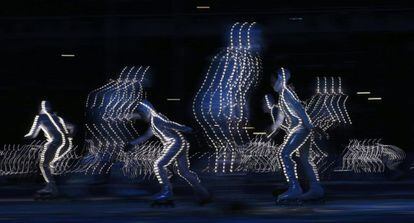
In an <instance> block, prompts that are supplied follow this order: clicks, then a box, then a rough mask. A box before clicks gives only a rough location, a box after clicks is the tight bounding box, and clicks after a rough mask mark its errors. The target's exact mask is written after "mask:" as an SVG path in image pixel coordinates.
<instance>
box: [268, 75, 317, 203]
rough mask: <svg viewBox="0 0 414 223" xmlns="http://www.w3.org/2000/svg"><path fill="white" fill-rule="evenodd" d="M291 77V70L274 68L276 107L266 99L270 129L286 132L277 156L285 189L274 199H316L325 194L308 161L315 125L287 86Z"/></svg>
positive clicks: (315, 170)
mask: <svg viewBox="0 0 414 223" xmlns="http://www.w3.org/2000/svg"><path fill="white" fill-rule="evenodd" d="M290 76H291V75H290V72H289V71H288V70H286V69H284V68H280V69H279V70H278V71H277V80H276V81H275V82H274V84H273V89H274V90H275V91H276V92H277V93H278V94H279V99H278V105H277V106H276V105H272V104H271V103H272V100H271V98H270V97H269V96H267V97H266V98H265V99H266V103H267V104H268V108H269V109H270V112H271V113H272V117H273V121H274V125H273V132H275V131H276V130H277V129H279V128H282V129H283V130H285V132H286V136H285V138H284V141H283V143H282V145H281V149H280V152H279V154H278V155H279V160H280V163H281V164H282V168H283V173H284V175H285V177H286V180H287V183H288V190H287V191H286V192H284V193H282V194H280V195H279V196H278V197H277V202H285V201H293V200H302V201H306V200H316V199H320V198H322V197H323V196H324V190H323V188H322V187H321V185H320V183H319V177H318V172H317V169H316V166H315V164H314V163H313V162H312V161H311V160H309V150H310V146H309V143H310V142H309V141H310V139H311V136H312V134H313V129H314V127H313V125H312V122H311V120H310V118H309V116H308V114H307V113H306V110H305V109H304V107H303V106H302V104H301V102H300V100H299V98H298V97H297V95H296V94H295V92H294V91H293V90H292V89H291V88H289V87H288V86H287V82H288V81H289V79H290ZM276 107H277V109H278V112H277V114H276V113H275V108H276ZM295 153H297V154H298V155H299V159H300V163H301V166H302V168H303V171H304V173H305V176H306V178H307V180H308V181H309V191H308V192H306V193H303V191H302V188H301V186H300V184H299V181H298V174H297V165H296V163H295V161H294V160H293V159H292V156H293V155H294V154H295Z"/></svg>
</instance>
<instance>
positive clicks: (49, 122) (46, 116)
mask: <svg viewBox="0 0 414 223" xmlns="http://www.w3.org/2000/svg"><path fill="white" fill-rule="evenodd" d="M39 110H40V111H39V114H38V115H36V117H35V119H34V121H33V125H32V127H31V128H30V131H29V133H27V134H26V135H25V136H24V137H25V138H26V139H34V138H36V137H37V136H38V135H39V132H40V131H43V133H44V135H45V137H46V141H47V142H46V143H45V145H44V148H43V150H42V151H41V154H40V162H39V168H40V171H41V172H42V176H43V178H44V179H45V181H46V186H45V187H44V188H43V189H41V190H39V191H37V193H36V196H40V197H56V196H57V195H58V190H57V187H56V182H55V179H54V178H53V176H52V170H53V168H54V163H55V162H56V161H57V160H59V159H60V158H62V157H63V156H65V155H66V154H67V153H68V152H69V151H70V150H71V148H72V136H73V133H74V126H73V125H71V124H68V123H65V121H64V120H63V119H62V118H61V117H59V116H57V115H56V114H55V113H53V112H52V107H51V105H50V102H48V101H42V102H41V104H40V109H39Z"/></svg>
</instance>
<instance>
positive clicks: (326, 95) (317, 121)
mask: <svg viewBox="0 0 414 223" xmlns="http://www.w3.org/2000/svg"><path fill="white" fill-rule="evenodd" d="M321 85H322V87H321ZM321 88H322V89H321ZM347 101H348V95H346V94H344V93H343V91H342V79H341V77H317V85H316V93H315V94H314V95H313V96H312V97H311V98H310V100H309V101H308V102H307V103H306V111H307V113H308V114H309V116H310V118H311V120H312V123H313V125H314V126H316V127H319V128H320V129H322V130H324V131H327V130H328V129H330V128H331V127H333V126H338V125H348V124H349V125H350V124H352V121H351V118H350V116H349V113H348V109H347Z"/></svg>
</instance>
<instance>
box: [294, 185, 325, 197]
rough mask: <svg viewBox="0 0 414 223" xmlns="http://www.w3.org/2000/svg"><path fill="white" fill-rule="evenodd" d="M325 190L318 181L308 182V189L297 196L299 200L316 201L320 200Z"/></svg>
mask: <svg viewBox="0 0 414 223" xmlns="http://www.w3.org/2000/svg"><path fill="white" fill-rule="evenodd" d="M324 195H325V192H324V190H323V188H322V187H321V185H320V183H319V182H314V183H311V184H310V188H309V191H308V192H306V193H304V194H302V195H301V196H300V197H299V200H301V201H305V202H306V201H316V200H320V199H322V198H323V197H324Z"/></svg>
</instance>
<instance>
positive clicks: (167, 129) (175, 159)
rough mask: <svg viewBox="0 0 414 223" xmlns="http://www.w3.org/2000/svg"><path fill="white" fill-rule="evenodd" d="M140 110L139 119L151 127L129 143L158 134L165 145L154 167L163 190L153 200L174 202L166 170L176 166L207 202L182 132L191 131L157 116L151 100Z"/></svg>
mask: <svg viewBox="0 0 414 223" xmlns="http://www.w3.org/2000/svg"><path fill="white" fill-rule="evenodd" d="M137 109H138V116H139V117H140V118H141V119H143V120H145V121H148V122H150V128H149V129H148V130H147V132H146V133H145V134H144V135H142V136H140V137H139V138H137V139H136V140H134V141H132V142H131V143H130V144H132V145H138V144H140V143H143V142H144V141H147V140H148V139H149V138H151V137H152V136H153V135H155V136H156V137H157V138H158V139H160V141H161V142H162V144H163V146H164V149H163V151H162V154H161V156H160V157H159V158H158V159H157V160H156V161H155V164H154V172H155V175H156V177H157V180H158V182H159V183H160V184H161V188H162V189H161V192H160V193H158V194H157V195H155V197H154V200H155V201H166V200H170V199H171V197H172V195H173V193H172V185H171V183H170V181H169V179H168V173H167V171H168V170H167V168H168V166H170V165H171V164H173V163H175V164H176V165H177V172H178V174H179V175H180V177H182V178H183V179H184V180H186V181H187V183H188V184H190V185H191V187H192V188H193V189H194V191H195V193H196V195H197V196H198V198H199V201H200V202H206V201H207V200H208V199H209V198H210V195H209V193H208V192H207V190H206V189H205V188H204V187H203V186H202V185H201V184H200V180H199V178H198V176H197V174H196V173H194V172H192V171H191V170H190V169H189V167H190V162H189V158H188V150H189V147H190V144H189V143H188V142H187V140H186V139H185V137H184V135H183V134H182V133H181V132H185V133H188V132H191V131H192V129H191V128H190V127H187V126H184V125H180V124H178V123H176V122H173V121H170V120H168V118H167V117H165V116H164V115H162V114H160V113H157V112H156V111H155V110H154V108H153V106H152V105H151V103H149V102H148V101H143V102H140V104H139V106H138V108H137Z"/></svg>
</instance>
